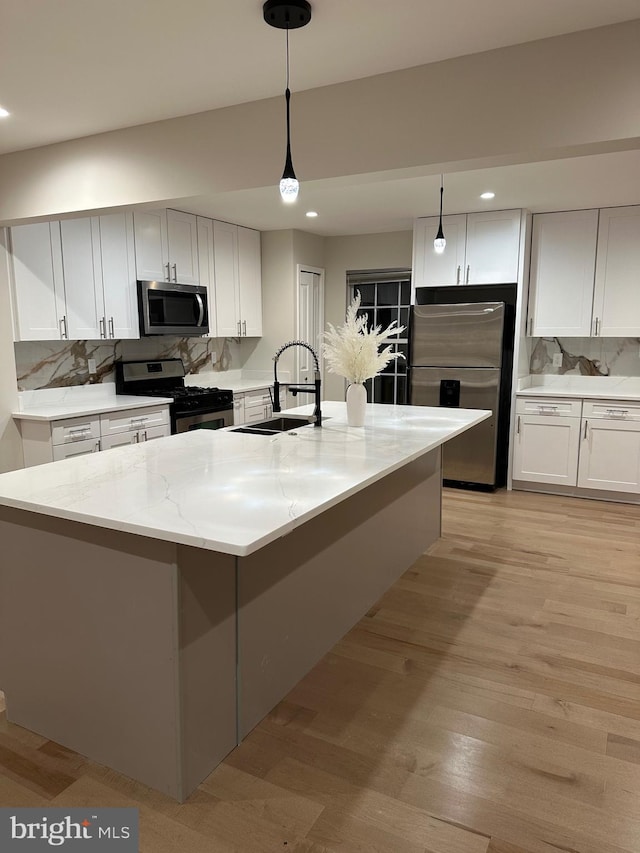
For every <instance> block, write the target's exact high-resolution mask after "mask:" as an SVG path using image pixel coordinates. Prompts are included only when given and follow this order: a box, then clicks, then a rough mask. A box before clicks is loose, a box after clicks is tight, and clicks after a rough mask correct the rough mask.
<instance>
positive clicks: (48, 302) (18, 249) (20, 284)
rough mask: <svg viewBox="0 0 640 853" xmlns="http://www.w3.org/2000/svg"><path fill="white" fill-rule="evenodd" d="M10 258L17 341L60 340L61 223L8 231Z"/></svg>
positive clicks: (62, 307)
mask: <svg viewBox="0 0 640 853" xmlns="http://www.w3.org/2000/svg"><path fill="white" fill-rule="evenodd" d="M11 254H12V260H13V283H14V290H15V305H16V314H17V316H16V332H17V337H18V340H21V341H52V340H60V338H61V337H63V332H64V315H65V311H66V308H65V296H64V276H63V272H62V246H61V242H60V223H59V222H36V223H34V224H32V225H18V226H16V227H15V228H11Z"/></svg>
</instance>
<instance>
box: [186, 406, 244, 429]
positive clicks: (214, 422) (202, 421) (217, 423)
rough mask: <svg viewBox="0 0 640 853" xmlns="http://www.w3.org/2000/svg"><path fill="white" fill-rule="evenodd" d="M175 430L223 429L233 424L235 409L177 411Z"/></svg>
mask: <svg viewBox="0 0 640 853" xmlns="http://www.w3.org/2000/svg"><path fill="white" fill-rule="evenodd" d="M173 421H174V423H173V427H174V428H173V432H174V433H178V432H191V431H192V430H194V429H222V428H223V427H228V426H233V409H223V410H222V411H217V412H211V411H209V412H176V413H175V414H174V416H173Z"/></svg>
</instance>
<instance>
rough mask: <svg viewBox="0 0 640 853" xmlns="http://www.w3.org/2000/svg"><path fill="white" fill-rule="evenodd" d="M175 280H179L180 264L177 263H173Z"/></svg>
mask: <svg viewBox="0 0 640 853" xmlns="http://www.w3.org/2000/svg"><path fill="white" fill-rule="evenodd" d="M173 280H174V281H176V282H177V281H178V265H177V264H174V265H173Z"/></svg>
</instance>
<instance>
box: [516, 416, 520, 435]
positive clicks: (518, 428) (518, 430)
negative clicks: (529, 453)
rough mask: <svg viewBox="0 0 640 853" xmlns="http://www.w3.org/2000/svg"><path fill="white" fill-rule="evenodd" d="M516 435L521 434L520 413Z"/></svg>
mask: <svg viewBox="0 0 640 853" xmlns="http://www.w3.org/2000/svg"><path fill="white" fill-rule="evenodd" d="M516 435H520V415H518V420H517V422H516Z"/></svg>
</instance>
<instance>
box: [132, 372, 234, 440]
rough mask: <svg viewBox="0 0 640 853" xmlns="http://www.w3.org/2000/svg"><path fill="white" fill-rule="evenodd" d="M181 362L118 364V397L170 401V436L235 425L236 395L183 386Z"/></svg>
mask: <svg viewBox="0 0 640 853" xmlns="http://www.w3.org/2000/svg"><path fill="white" fill-rule="evenodd" d="M184 376H185V370H184V364H183V363H182V359H180V358H164V359H156V360H155V361H117V362H116V393H117V394H133V395H136V396H143V397H170V398H171V399H172V400H173V403H171V405H170V406H169V411H170V414H171V432H172V433H177V432H189V431H191V430H194V429H219V428H221V427H223V426H232V425H233V391H229V390H226V389H221V388H201V387H197V386H193V385H185V384H184Z"/></svg>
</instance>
